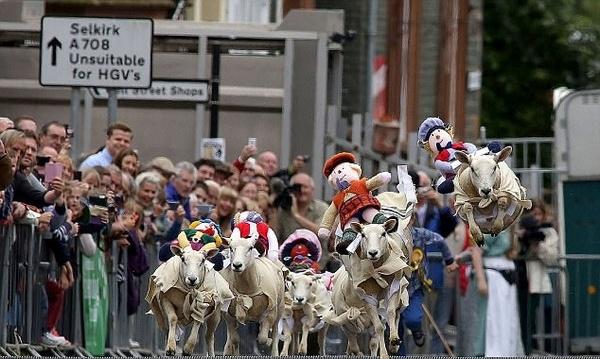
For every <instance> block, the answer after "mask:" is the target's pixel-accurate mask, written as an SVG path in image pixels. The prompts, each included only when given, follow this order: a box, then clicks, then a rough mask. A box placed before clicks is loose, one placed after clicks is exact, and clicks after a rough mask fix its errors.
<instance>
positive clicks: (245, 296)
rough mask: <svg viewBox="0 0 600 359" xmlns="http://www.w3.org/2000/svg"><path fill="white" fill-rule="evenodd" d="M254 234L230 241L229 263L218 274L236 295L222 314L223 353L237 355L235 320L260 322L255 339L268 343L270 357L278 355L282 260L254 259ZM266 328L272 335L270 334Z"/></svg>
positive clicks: (282, 284)
mask: <svg viewBox="0 0 600 359" xmlns="http://www.w3.org/2000/svg"><path fill="white" fill-rule="evenodd" d="M256 240H257V237H256V235H252V234H251V235H250V236H249V237H248V238H242V237H233V238H231V239H230V240H229V251H230V265H228V266H227V267H226V268H224V269H223V270H222V271H221V273H222V274H223V277H224V278H225V279H226V280H227V282H228V283H229V287H230V288H231V291H232V292H233V293H234V295H235V304H234V305H231V306H230V307H229V310H228V312H227V314H226V315H225V321H226V323H227V341H226V343H225V349H224V353H223V354H224V355H239V341H240V338H239V335H238V333H237V327H238V323H240V324H245V322H246V321H247V320H250V321H254V322H258V323H260V330H259V334H258V342H259V343H260V344H262V345H266V346H271V356H278V354H279V353H278V348H277V344H278V342H279V341H278V340H277V339H278V338H277V336H278V333H277V325H278V323H279V320H280V319H281V316H282V314H283V310H284V273H283V269H282V266H281V263H280V262H279V265H278V264H275V263H274V262H272V261H271V260H270V259H268V258H266V257H260V258H257V256H258V252H257V251H256V249H255V248H254V246H255V244H256ZM269 330H271V332H272V338H270V337H269Z"/></svg>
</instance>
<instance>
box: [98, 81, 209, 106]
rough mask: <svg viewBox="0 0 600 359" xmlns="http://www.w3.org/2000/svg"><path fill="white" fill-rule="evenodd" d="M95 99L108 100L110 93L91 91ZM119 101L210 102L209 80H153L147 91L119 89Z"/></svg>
mask: <svg viewBox="0 0 600 359" xmlns="http://www.w3.org/2000/svg"><path fill="white" fill-rule="evenodd" d="M90 93H91V94H92V96H94V98H97V99H101V100H106V99H108V92H107V91H106V90H105V89H102V88H94V89H90ZM117 98H118V99H119V100H150V101H189V102H196V103H206V102H208V81H207V80H168V79H162V80H153V81H152V86H151V87H150V88H147V89H119V90H117Z"/></svg>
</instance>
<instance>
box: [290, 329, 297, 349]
mask: <svg viewBox="0 0 600 359" xmlns="http://www.w3.org/2000/svg"><path fill="white" fill-rule="evenodd" d="M296 329H297V328H296V327H293V328H292V345H291V348H290V351H291V352H292V355H296V354H298V333H297V331H296Z"/></svg>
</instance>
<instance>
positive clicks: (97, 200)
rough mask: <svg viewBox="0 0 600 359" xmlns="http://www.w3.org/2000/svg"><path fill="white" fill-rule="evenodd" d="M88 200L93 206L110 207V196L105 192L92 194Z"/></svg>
mask: <svg viewBox="0 0 600 359" xmlns="http://www.w3.org/2000/svg"><path fill="white" fill-rule="evenodd" d="M88 201H89V204H90V205H91V206H99V207H108V198H106V195H103V194H100V195H97V196H90V198H89V200H88Z"/></svg>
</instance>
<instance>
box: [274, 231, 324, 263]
mask: <svg viewBox="0 0 600 359" xmlns="http://www.w3.org/2000/svg"><path fill="white" fill-rule="evenodd" d="M321 252H322V248H321V242H319V239H318V238H317V235H316V234H314V233H313V232H311V231H309V230H308V229H304V228H300V229H297V230H295V231H294V233H292V234H290V235H289V236H288V237H287V238H286V240H285V241H283V243H282V244H281V246H279V260H280V261H281V262H282V263H283V264H284V265H285V266H286V267H288V268H290V269H292V268H291V266H292V264H293V263H294V264H295V265H296V266H295V267H294V268H296V269H298V268H300V267H302V266H304V265H307V268H305V269H310V270H312V271H313V272H315V273H319V271H320V269H319V260H321ZM299 264H302V265H301V266H300V267H299V266H298V265H299ZM292 271H293V270H292Z"/></svg>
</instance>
